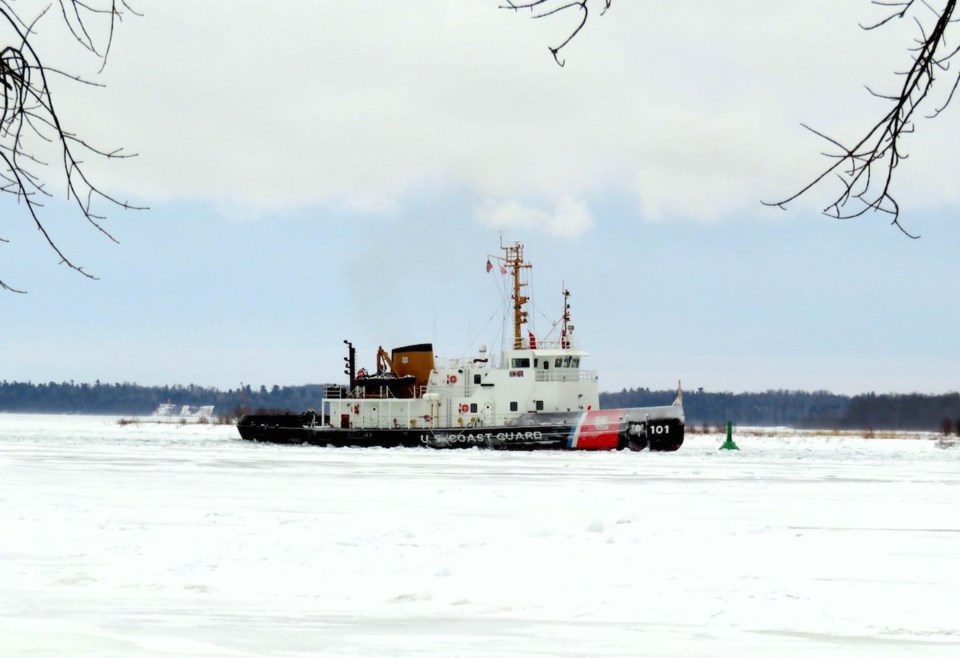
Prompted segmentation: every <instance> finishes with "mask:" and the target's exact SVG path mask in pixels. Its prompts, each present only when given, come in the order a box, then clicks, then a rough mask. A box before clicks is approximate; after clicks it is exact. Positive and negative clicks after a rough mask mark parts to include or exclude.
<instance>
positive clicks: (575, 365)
mask: <svg viewBox="0 0 960 658" xmlns="http://www.w3.org/2000/svg"><path fill="white" fill-rule="evenodd" d="M570 367H571V368H579V367H580V357H579V356H575V357H573V360H572V361H571V362H570Z"/></svg>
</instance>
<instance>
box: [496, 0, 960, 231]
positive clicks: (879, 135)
mask: <svg viewBox="0 0 960 658" xmlns="http://www.w3.org/2000/svg"><path fill="white" fill-rule="evenodd" d="M596 1H597V2H603V3H604V4H603V5H602V7H603V8H602V10H601V14H603V13H605V12H606V10H607V9H609V8H610V3H611V2H612V0H596ZM932 1H933V0H873V2H872V4H874V5H875V6H877V7H881V8H883V9H884V10H885V13H884V15H883V16H882V17H881V18H880V19H878V20H876V21H874V22H872V23H866V24H861V26H860V27H861V28H863V29H864V30H866V31H872V30H877V29H880V28H882V27H884V26H885V25H888V24H890V23H891V22H893V21H895V20H897V19H904V18H908V17H909V18H911V19H912V20H913V21H914V22H915V23H916V25H917V30H918V37H917V39H916V40H915V45H914V46H912V47H910V48H908V52H909V53H910V55H911V61H912V63H911V65H910V67H909V68H908V69H907V70H906V71H901V72H898V75H900V76H902V77H903V83H902V84H901V86H900V88H899V89H897V90H895V91H894V92H893V93H890V94H882V93H877V92H875V91H874V90H872V89H870V88H869V87H868V88H867V91H868V92H869V93H870V94H871V95H873V96H875V97H877V98H881V99H883V100H886V101H889V102H890V103H891V104H892V107H891V108H890V109H889V110H888V111H887V112H886V113H885V114H884V115H883V116H882V117H881V118H880V119H878V120H877V122H876V123H874V124H873V125H871V126H870V127H869V128H868V129H867V131H866V133H865V134H864V135H863V136H862V137H861V138H860V139H859V140H858V141H857V142H856V143H854V144H853V146H849V147H848V146H844V145H843V144H842V143H841V142H839V141H838V140H836V139H833V138H830V137H828V136H827V135H826V134H824V133H823V132H821V131H819V130H814V129H813V128H811V127H809V126H806V125H804V128H806V129H807V130H810V131H811V132H812V133H814V134H815V135H817V136H819V137H821V138H822V139H824V140H825V141H827V142H828V143H829V144H830V145H831V146H833V147H834V148H835V149H836V151H834V152H830V153H826V154H825V155H826V156H827V157H828V158H829V159H830V160H831V162H832V164H830V165H829V166H828V167H826V168H825V169H824V170H823V171H821V172H820V174H819V175H817V176H816V177H815V178H814V179H813V180H812V181H810V183H808V184H807V185H805V186H803V187H802V188H801V189H800V190H799V191H798V192H796V193H795V194H792V195H791V196H789V197H787V198H785V199H782V200H780V201H773V202H766V201H765V202H763V203H764V204H765V205H768V206H777V207H779V208H783V209H785V208H786V205H787V204H789V203H790V202H792V201H795V200H796V199H797V198H799V197H800V196H802V195H804V194H806V193H807V192H809V191H810V190H811V189H812V188H814V187H815V186H817V185H818V184H819V183H821V182H822V181H823V180H825V179H827V178H834V177H836V178H837V180H839V181H840V185H841V191H840V193H839V194H838V195H837V197H836V198H835V199H834V200H833V201H832V202H831V203H830V205H828V206H827V207H826V208H824V210H823V212H824V214H826V215H828V216H830V217H834V218H837V219H852V218H855V217H861V216H863V215H865V214H867V213H870V212H878V213H881V214H885V215H888V216H889V217H890V218H891V224H893V225H894V226H896V227H897V228H899V229H900V230H901V231H903V233H904V234H905V235H907V236H909V237H911V238H915V237H917V236H915V235H913V234H911V233H910V232H908V231H907V230H906V229H905V228H904V226H903V224H902V223H901V221H900V206H899V204H898V203H897V201H896V199H894V197H893V193H892V188H893V174H894V171H895V170H896V168H897V166H898V165H899V164H900V162H901V160H904V159H906V157H907V154H906V153H905V152H904V150H903V139H904V138H905V136H906V135H909V134H911V133H912V132H913V131H914V129H915V116H914V115H915V113H916V112H917V110H918V109H919V108H920V107H921V106H923V107H926V106H928V105H930V104H931V102H932V101H930V100H929V99H930V98H931V97H932V94H933V91H934V85H935V82H936V81H937V80H938V77H939V76H941V75H942V76H945V77H946V79H947V80H948V82H947V88H946V93H945V94H943V97H942V100H941V102H940V104H939V105H937V106H935V107H934V108H933V109H932V110H931V111H930V112H929V113H928V114H927V116H926V117H923V118H935V117H936V116H938V115H939V114H940V113H941V112H943V110H944V109H946V107H947V106H948V105H950V103H951V102H952V101H953V98H954V96H956V93H957V89H958V88H960V66H957V67H955V68H954V69H953V70H951V68H950V64H951V63H952V62H953V61H954V60H958V59H960V58H958V57H957V55H958V53H960V44H957V43H956V37H955V33H956V32H957V31H958V30H957V28H956V27H955V26H956V24H957V23H958V22H960V18H955V17H954V16H955V13H956V12H955V10H956V5H957V2H956V0H940V2H942V6H941V5H940V4H939V3H938V4H937V6H934V5H933V4H931V2H932ZM588 3H589V0H505V4H503V5H501V8H502V9H511V10H513V11H517V12H519V11H520V10H522V9H524V10H529V11H530V12H531V13H532V14H533V17H534V18H545V17H548V16H554V15H556V14H559V13H561V12H566V11H568V10H570V11H572V12H579V14H580V22H579V23H578V24H577V25H576V26H575V28H574V29H573V30H572V31H571V32H570V34H569V36H567V38H566V39H565V40H564V41H563V42H562V43H560V45H559V46H555V47H550V53H551V54H552V55H553V57H554V59H555V60H556V61H557V63H558V64H559V65H560V66H563V64H564V61H563V60H561V59H560V57H559V52H560V50H561V49H563V48H564V47H566V46H567V45H568V44H569V43H570V41H571V40H572V39H573V38H574V37H575V36H577V35H578V34H579V33H580V32H581V30H582V29H583V28H584V26H585V25H586V23H587V19H588V18H589V11H588ZM951 44H952V45H951ZM942 88H943V85H942V84H940V85H938V86H937V90H940V89H942Z"/></svg>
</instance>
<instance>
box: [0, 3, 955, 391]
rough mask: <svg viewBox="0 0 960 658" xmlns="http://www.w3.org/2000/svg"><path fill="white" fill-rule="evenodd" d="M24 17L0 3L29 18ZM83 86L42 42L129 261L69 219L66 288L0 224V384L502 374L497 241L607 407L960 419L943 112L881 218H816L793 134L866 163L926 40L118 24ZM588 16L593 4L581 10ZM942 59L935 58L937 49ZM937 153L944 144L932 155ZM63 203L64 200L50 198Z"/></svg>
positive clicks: (635, 19)
mask: <svg viewBox="0 0 960 658" xmlns="http://www.w3.org/2000/svg"><path fill="white" fill-rule="evenodd" d="M31 4H35V5H36V6H41V4H42V3H29V2H21V3H17V7H18V9H20V10H21V11H24V12H26V10H25V9H21V7H24V8H25V7H27V6H28V5H31ZM133 4H134V6H135V7H136V8H137V9H138V10H140V11H141V12H142V13H143V16H142V17H134V16H129V17H127V18H126V19H125V20H124V21H123V23H122V25H120V26H119V28H118V31H117V33H116V38H115V42H114V47H113V51H112V52H111V54H110V59H109V62H108V64H107V66H106V69H105V70H104V71H103V73H102V74H99V75H97V70H98V65H97V63H96V62H94V61H88V59H85V58H84V56H83V54H82V53H81V52H79V51H78V50H77V49H76V48H73V47H70V46H69V45H67V42H65V41H64V40H63V39H62V31H61V30H59V29H58V25H57V22H58V17H57V16H56V15H53V14H51V15H50V16H48V17H46V18H44V20H43V22H41V24H40V26H39V29H40V39H41V41H40V42H39V43H40V44H41V45H42V47H43V48H44V50H43V54H44V57H45V58H46V60H47V63H48V64H50V63H52V64H53V65H55V66H59V67H62V68H66V69H70V70H77V71H78V72H80V73H83V74H84V75H86V76H87V77H96V79H97V80H98V81H100V82H102V83H104V84H105V85H106V87H105V88H95V89H89V88H83V87H80V86H79V85H76V84H71V83H66V82H64V81H63V80H60V79H57V80H55V81H54V84H56V85H57V89H56V92H57V96H56V98H57V100H58V105H59V109H60V112H61V118H62V119H63V121H64V123H65V124H66V126H67V127H68V129H70V130H74V131H76V132H77V133H79V134H81V135H82V136H84V137H85V138H86V139H88V140H89V141H91V142H93V143H95V144H97V145H98V146H101V147H103V148H114V147H117V146H123V147H125V148H126V149H127V150H129V151H132V152H136V153H138V154H139V155H138V157H137V158H135V159H132V160H125V161H121V162H110V163H101V162H97V161H95V160H90V161H89V167H90V171H91V172H92V174H93V175H94V176H95V177H96V180H97V181H98V182H99V183H100V184H101V185H102V186H103V187H104V188H106V189H107V190H108V191H109V192H111V193H113V194H115V195H116V196H119V197H121V198H124V199H129V200H130V201H132V202H134V203H137V204H141V205H145V206H149V208H150V209H149V210H145V211H127V212H124V211H117V210H109V209H107V208H104V210H109V212H108V218H107V220H106V221H105V225H106V227H107V228H108V229H109V230H110V231H111V233H112V234H114V235H115V236H116V238H117V239H118V240H119V242H120V244H119V245H115V244H113V243H111V242H109V241H108V240H106V239H104V238H103V236H101V235H99V234H97V233H96V232H95V231H92V230H90V229H89V228H88V227H86V226H83V225H82V222H81V220H80V218H79V217H78V216H77V214H76V213H75V212H72V211H71V210H70V209H69V207H68V206H67V205H65V204H64V203H63V202H62V201H55V202H51V203H48V205H47V207H46V208H45V217H46V218H47V221H48V228H49V229H50V231H51V233H52V235H53V237H54V239H56V240H57V241H58V245H59V246H60V247H61V248H62V249H63V250H64V251H65V252H66V253H67V254H68V255H69V256H70V257H71V258H73V259H74V260H75V261H77V262H78V263H80V264H82V265H83V266H85V267H86V268H87V269H88V270H89V271H91V272H93V273H94V274H96V275H97V276H98V277H99V280H98V281H89V280H87V279H84V278H83V277H81V276H79V275H77V274H76V273H74V272H71V271H69V270H68V269H67V268H65V267H62V266H58V265H57V259H56V257H55V254H54V253H53V252H52V251H51V250H50V249H49V248H47V247H45V245H44V244H43V243H42V240H41V238H40V236H39V235H38V233H37V232H36V230H35V229H33V227H32V226H31V224H30V223H29V220H28V219H27V217H26V216H25V215H24V213H23V209H22V208H21V207H18V206H17V205H16V204H15V203H14V201H13V199H12V197H11V198H6V199H3V198H0V213H2V217H3V222H2V223H0V227H2V229H0V230H2V233H0V237H3V238H7V239H9V240H10V241H11V242H10V243H9V244H2V243H0V279H3V280H4V281H6V282H7V283H9V284H11V285H15V286H17V287H21V288H26V289H27V290H28V291H29V293H28V294H27V295H13V294H0V314H2V318H3V330H2V332H0V379H6V380H8V381H13V380H17V381H27V380H30V381H34V382H42V381H50V380H53V381H65V380H71V379H72V380H75V381H90V382H92V381H94V380H96V379H99V380H101V381H107V382H112V381H132V382H138V383H143V384H189V383H195V384H201V385H216V386H219V387H222V388H231V387H236V386H238V385H239V384H240V383H241V382H243V383H248V384H252V385H254V386H259V385H260V384H266V385H267V386H270V385H273V384H280V385H285V384H303V383H317V382H324V381H333V380H339V379H341V378H342V375H341V369H342V368H341V363H342V360H341V357H342V348H343V344H342V340H343V339H345V338H349V339H351V340H353V341H354V343H355V344H356V345H357V347H358V349H359V353H360V361H361V364H362V365H367V366H368V367H369V366H370V365H372V364H373V357H374V354H375V351H376V348H377V347H378V346H379V345H381V344H382V345H383V346H384V347H387V348H390V347H393V346H398V345H403V344H408V343H414V342H424V341H432V342H434V344H435V346H436V350H437V352H438V353H440V354H444V355H449V356H461V355H465V354H469V353H470V350H473V349H476V347H477V345H479V344H481V343H485V344H488V345H490V346H491V347H493V348H498V346H499V341H500V334H501V326H502V325H501V322H500V321H499V319H498V318H497V312H498V310H499V309H500V308H501V301H502V300H501V293H500V290H501V287H500V283H502V282H500V281H498V280H497V279H498V275H497V274H496V271H495V272H494V273H493V274H489V275H488V274H486V273H485V272H484V264H485V262H486V259H487V256H488V254H493V253H496V251H497V245H498V243H499V240H500V233H501V232H502V234H503V238H504V240H506V241H513V240H521V241H523V242H525V243H526V245H527V255H528V258H529V260H530V261H531V262H533V263H534V265H535V270H534V281H533V286H532V291H533V294H534V296H535V302H536V308H535V310H534V312H533V313H532V314H531V316H532V317H533V319H534V322H535V327H534V329H535V330H536V331H537V332H538V333H540V334H543V333H546V331H548V330H549V328H550V326H551V321H553V320H555V319H556V318H557V317H558V316H559V314H560V311H561V300H560V296H559V293H560V290H561V282H565V283H566V285H567V287H569V288H570V290H571V292H572V293H573V298H572V304H573V313H574V322H575V324H576V326H577V333H578V334H579V336H580V340H581V341H582V344H583V347H584V348H586V349H587V350H588V351H590V352H591V354H592V357H591V361H592V364H591V365H592V367H594V368H596V369H597V370H598V371H599V374H600V382H601V389H602V390H619V389H620V388H623V387H640V386H643V387H650V388H669V387H672V386H675V385H676V381H677V380H678V379H682V380H683V383H684V386H685V387H686V388H696V387H701V386H702V387H704V388H706V389H707V390H732V391H742V390H766V389H770V388H791V389H828V390H833V391H836V392H844V393H859V392H866V391H877V392H886V391H900V392H908V391H922V392H945V391H948V390H956V389H957V383H956V382H957V373H958V372H960V356H958V350H957V341H956V338H955V336H956V329H957V327H958V325H960V277H958V276H957V268H958V263H960V226H958V224H957V222H956V220H955V217H956V215H957V209H958V206H960V185H958V184H957V174H958V170H957V165H956V162H955V156H954V150H955V149H954V147H953V145H955V144H957V143H960V108H951V109H950V110H948V111H947V112H946V113H945V114H944V115H943V116H941V117H940V118H938V119H937V120H936V121H921V123H920V125H919V126H918V131H917V133H916V134H915V135H912V136H910V138H909V141H908V142H907V143H906V146H907V148H908V151H909V153H910V158H909V159H908V160H906V161H905V162H904V163H903V165H902V166H901V168H900V169H899V170H898V173H897V180H896V186H897V187H896V193H897V198H898V200H899V201H900V203H901V206H902V207H903V209H904V217H903V220H904V223H905V224H906V226H907V227H908V228H909V229H910V230H911V231H914V232H916V233H919V234H921V235H922V236H923V237H922V238H921V239H920V240H909V239H907V238H905V237H904V236H903V235H902V234H901V233H900V232H899V231H897V230H896V229H895V228H892V227H890V226H889V225H888V224H887V220H885V219H883V218H880V217H866V218H863V219H860V220H857V221H851V222H839V221H835V220H830V219H827V218H824V217H823V216H821V215H820V214H819V213H818V208H820V207H822V206H823V205H825V200H826V199H827V198H828V197H829V192H830V191H831V188H829V187H826V188H824V189H822V190H821V189H818V190H816V191H815V192H814V194H811V195H810V196H809V197H805V198H802V199H801V200H799V201H798V202H796V203H794V204H792V205H791V206H790V207H789V210H788V211H787V212H783V211H780V210H776V209H770V208H767V207H764V206H763V205H762V204H761V203H760V202H761V200H778V199H779V198H782V197H785V196H788V195H790V194H791V193H792V192H794V191H796V190H797V189H799V187H801V186H802V185H803V184H805V183H806V182H807V181H808V180H810V179H811V178H812V177H813V176H814V175H816V174H817V173H818V167H823V166H824V164H825V162H826V160H824V158H823V157H822V156H821V155H820V153H821V151H823V150H824V147H825V145H824V144H823V143H822V142H821V141H820V140H818V139H817V138H816V137H815V136H813V135H811V134H810V133H809V132H806V131H805V130H804V129H803V128H802V127H801V123H806V124H810V125H812V126H814V127H816V128H818V129H821V130H823V131H824V132H826V133H828V134H830V135H832V136H835V137H837V138H839V139H842V140H847V141H849V140H852V139H853V138H856V137H859V136H860V135H859V133H860V132H862V131H863V129H864V128H865V127H866V126H867V125H868V124H870V123H871V122H873V121H875V120H876V118H877V117H878V116H880V114H881V113H882V112H883V111H884V109H885V106H884V105H883V104H882V103H881V102H880V101H878V100H876V99H874V98H872V97H871V96H870V95H869V93H868V92H867V91H866V90H865V89H864V85H870V86H871V87H873V88H876V89H878V90H881V91H886V90H890V89H893V88H895V86H896V85H897V84H898V83H899V81H900V79H899V78H897V77H896V76H895V75H894V74H893V72H894V71H896V70H899V69H902V68H904V67H905V66H906V64H907V62H908V59H907V57H908V55H907V51H906V48H907V47H908V46H909V45H910V40H911V38H912V37H913V36H914V30H915V28H914V27H913V26H912V24H907V23H906V22H904V24H903V25H892V26H890V27H889V28H884V30H882V31H877V32H871V33H866V32H863V31H862V30H861V29H860V28H859V24H860V23H867V22H869V21H870V20H871V19H876V18H878V17H879V16H880V15H881V14H880V13H879V12H881V11H882V10H881V9H878V8H876V7H873V6H871V4H870V3H869V2H866V0H864V1H862V2H844V3H837V2H835V0H781V1H780V2H777V3H775V4H776V6H775V7H772V5H771V3H770V2H769V0H733V1H731V2H723V3H720V2H714V1H712V0H697V1H694V2H685V3H675V2H652V1H651V2H636V1H634V2H626V1H622V0H621V1H618V2H614V3H613V6H612V7H611V9H610V10H609V11H608V12H607V13H606V15H604V16H600V15H599V12H594V14H592V18H591V20H590V22H589V23H588V25H587V27H586V28H585V29H584V31H583V32H582V33H581V34H580V35H579V36H578V37H577V38H576V39H575V40H574V41H573V42H572V43H571V44H570V45H569V46H568V47H567V48H566V49H565V50H564V51H563V53H562V56H563V57H564V58H565V60H566V66H565V67H564V68H560V67H558V66H557V65H556V64H555V63H554V61H553V59H552V57H551V56H550V54H549V52H548V50H547V46H549V45H554V44H556V43H558V42H560V41H562V40H563V39H564V38H565V37H566V35H567V33H568V30H569V29H570V28H571V27H572V24H573V22H574V21H575V18H574V16H573V15H572V14H570V15H569V16H566V17H564V16H559V17H556V18H553V19H541V20H530V19H529V18H528V15H527V14H519V15H517V14H514V13H512V12H508V11H504V10H500V9H498V8H497V6H498V4H500V3H499V2H498V1H497V0H473V1H472V2H450V1H449V0H412V1H410V2H391V3H385V2H382V0H377V1H374V0H355V1H353V2H349V3H343V2H330V1H327V0H310V1H306V0H304V1H285V2H282V3H266V2H262V1H261V2H253V1H238V0H229V1H228V0H204V1H203V2H196V1H193V2H187V1H186V0H134V2H133ZM596 4H598V5H599V4H600V3H599V2H598V3H596ZM954 45H955V44H954ZM948 145H949V146H948ZM62 188H63V185H62V182H58V181H57V180H56V179H52V181H51V189H52V190H54V191H55V192H57V191H58V192H59V197H60V198H61V199H62V196H63V194H62Z"/></svg>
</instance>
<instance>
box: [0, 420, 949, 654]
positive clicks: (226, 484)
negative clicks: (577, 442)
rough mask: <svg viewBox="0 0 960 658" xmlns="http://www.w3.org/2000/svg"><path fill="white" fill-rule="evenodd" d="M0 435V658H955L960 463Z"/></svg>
mask: <svg viewBox="0 0 960 658" xmlns="http://www.w3.org/2000/svg"><path fill="white" fill-rule="evenodd" d="M116 420H117V419H116V418H104V417H82V416H73V417H65V416H30V415H10V414H6V415H4V414H0V656H48V655H50V656H97V657H105V658H109V657H121V656H122V657H124V658H126V657H150V658H155V657H158V656H165V657H167V656H169V657H172V656H177V657H178V658H179V657H182V656H203V657H204V658H209V657H211V656H250V657H252V656H258V657H259V656H267V655H269V656H398V657H407V656H475V657H480V656H657V657H661V656H741V657H743V656H746V657H751V656H764V657H770V656H810V655H817V656H818V657H822V656H958V655H960V486H958V485H960V449H946V450H943V449H938V448H936V447H935V445H934V442H933V441H932V440H930V439H927V440H923V439H884V440H881V439H873V440H867V439H857V438H831V437H808V436H798V435H794V434H790V433H784V434H783V435H782V436H779V437H773V438H750V437H746V436H743V437H740V436H738V437H736V438H737V442H738V443H739V444H740V447H741V448H742V450H741V451H740V452H726V451H723V452H721V451H718V450H717V447H718V446H719V444H720V442H721V440H722V437H720V436H718V435H706V436H693V437H688V439H687V442H686V443H685V444H684V446H683V448H681V450H680V451H679V452H677V453H667V454H663V453H629V452H620V453H616V452H614V453H565V452H538V453H500V452H486V451H480V450H464V451H453V452H435V451H430V450H422V449H410V450H380V449H370V450H360V449H354V450H351V449H327V448H316V447H307V446H273V445H260V444H252V443H247V442H244V441H241V440H239V438H237V435H236V430H235V428H232V427H228V426H216V425H183V426H181V425H156V424H147V423H144V424H139V425H136V424H134V425H123V426H122V425H120V424H118V423H117V422H116Z"/></svg>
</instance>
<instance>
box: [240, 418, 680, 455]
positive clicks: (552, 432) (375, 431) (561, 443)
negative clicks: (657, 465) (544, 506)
mask: <svg viewBox="0 0 960 658" xmlns="http://www.w3.org/2000/svg"><path fill="white" fill-rule="evenodd" d="M542 416H544V417H545V421H544V422H538V418H537V417H533V418H527V419H524V421H523V422H521V423H516V424H511V425H504V426H499V427H467V428H462V429H461V428H444V429H432V428H342V429H341V428H333V427H330V426H324V423H323V420H322V419H321V418H320V417H319V416H318V415H316V414H314V413H312V412H307V413H305V414H279V415H250V414H248V415H245V416H243V417H242V418H241V419H240V421H239V422H238V423H237V429H238V430H239V432H240V436H241V437H243V438H244V439H245V440H248V441H263V442H268V443H281V444H293V445H302V444H308V445H315V446H329V447H336V448H437V449H453V448H486V449H491V450H623V449H630V450H643V449H645V448H648V449H650V450H652V451H660V452H672V451H675V450H678V449H679V448H680V446H681V445H682V444H683V434H684V426H683V421H682V420H680V419H677V418H658V419H654V420H650V421H648V422H647V423H639V424H638V423H630V424H626V423H625V424H623V425H622V426H620V427H618V428H614V429H613V430H611V431H606V432H604V434H603V435H602V436H600V435H597V434H594V435H593V436H587V435H582V436H581V435H580V434H579V433H580V429H581V428H580V426H578V424H577V420H578V419H579V414H574V415H572V416H571V415H566V418H564V419H562V420H556V419H550V420H546V417H547V416H549V414H542ZM578 438H579V440H577V439H578Z"/></svg>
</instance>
